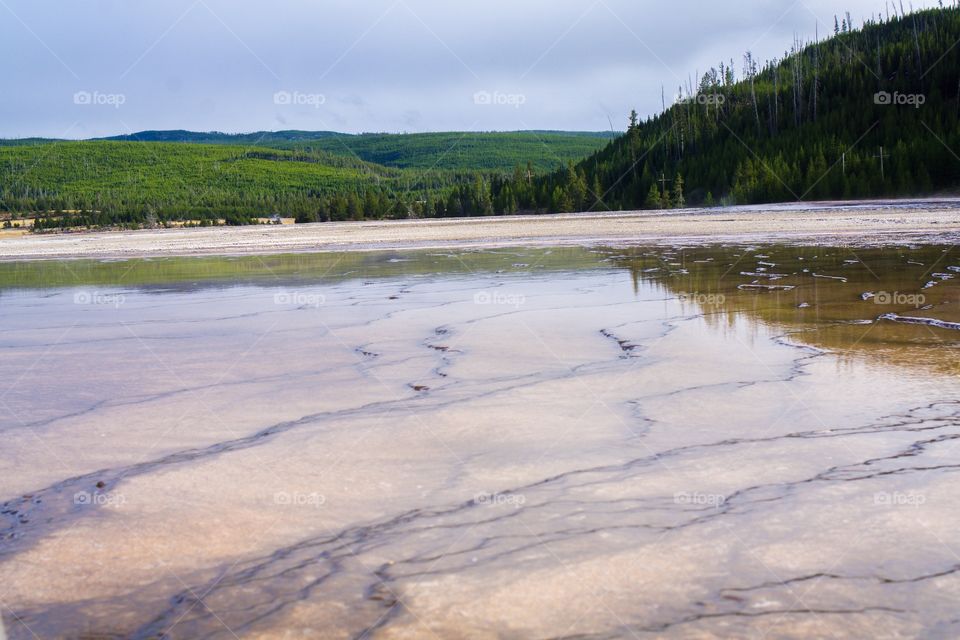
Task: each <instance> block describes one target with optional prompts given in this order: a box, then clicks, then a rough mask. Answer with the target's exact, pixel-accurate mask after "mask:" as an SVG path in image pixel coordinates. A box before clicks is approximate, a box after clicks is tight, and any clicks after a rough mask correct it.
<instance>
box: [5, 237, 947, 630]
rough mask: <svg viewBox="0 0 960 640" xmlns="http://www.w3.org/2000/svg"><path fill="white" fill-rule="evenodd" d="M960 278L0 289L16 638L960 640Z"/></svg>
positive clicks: (168, 269) (646, 260)
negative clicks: (925, 639) (959, 473)
mask: <svg viewBox="0 0 960 640" xmlns="http://www.w3.org/2000/svg"><path fill="white" fill-rule="evenodd" d="M958 283H960V255H957V254H956V252H955V250H954V248H953V247H947V246H943V247H937V246H922V247H890V248H886V249H877V248H871V249H850V248H828V247H791V246H779V245H778V246H760V247H747V246H723V247H720V246H717V247H697V248H688V249H684V248H680V247H677V248H667V247H654V248H646V249H645V248H630V249H623V248H619V249H603V248H601V249H592V250H587V249H572V248H565V249H552V250H551V249H528V250H510V251H502V250H501V251H468V252H462V251H457V252H452V253H435V252H422V253H371V254H343V255H334V254H327V255H296V256H275V257H262V258H260V257H254V258H236V259H223V258H202V259H174V260H153V261H135V262H109V263H107V262H83V261H78V262H45V263H19V264H17V263H11V264H3V265H0V322H2V326H3V328H4V331H3V333H2V335H0V353H2V354H3V357H2V358H0V377H2V380H3V381H4V382H3V383H0V434H2V438H3V447H2V449H0V502H2V503H3V506H2V512H3V513H2V514H0V518H2V519H0V616H2V618H3V620H4V624H5V626H6V632H7V635H9V636H10V637H12V638H32V637H35V636H36V637H40V638H48V637H54V638H56V637H68V638H78V637H84V638H87V637H89V638H93V637H96V638H102V637H133V638H157V637H164V638H198V637H213V638H233V637H235V636H236V637H241V638H276V637H290V638H294V637H310V638H313V637H322V638H349V637H376V638H407V637H410V638H413V637H423V636H428V637H430V636H431V635H432V634H436V635H437V636H439V637H443V638H446V637H491V638H492V637H550V638H562V637H589V638H593V637H597V638H606V637H624V636H628V637H640V638H645V637H651V638H653V637H664V636H669V637H679V638H711V637H753V636H757V637H762V636H764V635H766V636H767V637H796V638H802V637H913V636H917V635H922V636H925V637H934V638H939V637H943V638H950V637H956V636H957V635H958V634H960V614H958V613H957V611H956V602H957V598H958V597H960V555H958V554H960V533H958V532H960V509H958V506H960V485H958V484H957V482H956V477H957V476H955V475H954V472H955V471H957V470H960V455H958V454H960V450H958V449H957V445H958V442H957V441H958V440H960V384H958V377H957V376H958V373H960V368H958V362H960V358H958V356H960V332H958V330H956V329H954V328H952V327H953V325H954V323H957V322H960V286H958ZM927 320H935V321H936V322H935V323H934V324H918V322H925V321H927ZM431 632H432V634H431Z"/></svg>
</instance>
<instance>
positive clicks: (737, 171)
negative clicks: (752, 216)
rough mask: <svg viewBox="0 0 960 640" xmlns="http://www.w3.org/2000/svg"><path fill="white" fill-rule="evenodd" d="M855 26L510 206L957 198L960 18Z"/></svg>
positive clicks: (958, 12)
mask: <svg viewBox="0 0 960 640" xmlns="http://www.w3.org/2000/svg"><path fill="white" fill-rule="evenodd" d="M847 24H848V23H847V18H844V19H843V20H842V21H838V22H837V26H836V29H835V31H836V32H835V33H834V34H833V35H832V36H831V37H830V38H829V39H825V40H823V41H821V42H813V43H800V42H797V43H794V45H793V46H792V47H791V49H790V50H789V51H788V52H786V53H785V55H784V56H783V57H782V58H781V59H778V60H775V61H772V62H770V63H768V64H766V65H765V66H763V67H762V68H761V67H759V65H757V63H756V62H754V61H753V60H752V58H751V56H750V55H749V54H747V55H745V56H743V58H742V59H741V60H740V61H739V63H737V64H734V62H733V61H730V62H729V63H728V64H724V65H721V66H720V67H719V68H716V69H710V70H709V71H708V72H707V73H706V74H705V75H704V76H703V77H702V78H701V79H700V81H699V84H698V85H697V86H695V87H691V86H686V87H676V88H674V89H675V91H676V95H682V96H683V97H682V98H680V99H678V101H677V102H676V103H675V104H673V106H671V107H669V108H668V109H667V110H666V111H665V112H664V113H662V114H660V115H659V116H657V117H654V118H652V119H649V120H647V121H645V122H635V121H634V123H633V124H632V126H631V127H630V129H629V131H628V132H627V134H626V135H624V136H622V137H620V138H618V139H617V140H616V141H614V142H612V143H611V144H610V145H608V146H607V147H606V148H604V149H603V150H601V151H599V152H597V153H595V154H593V155H591V156H590V157H589V158H587V159H586V160H584V161H582V162H580V163H579V164H577V165H576V166H575V167H570V168H568V169H567V170H565V171H558V172H556V173H554V174H552V175H549V176H546V177H544V178H541V179H540V180H535V181H533V183H530V182H529V181H520V182H516V181H513V182H510V183H509V184H507V185H503V186H502V188H503V189H505V190H506V191H507V194H506V196H502V195H501V196H500V199H501V200H507V201H510V200H514V201H516V202H517V203H518V206H519V207H520V208H541V209H549V210H553V211H568V210H586V209H593V210H606V209H630V208H641V207H645V208H650V207H662V206H682V205H684V204H687V205H699V204H711V203H712V202H719V201H721V200H722V201H723V202H730V203H733V202H735V203H763V202H775V201H796V200H814V199H824V198H858V197H873V196H899V195H915V194H929V193H931V192H938V191H953V190H956V189H957V188H958V187H960V77H958V74H960V46H958V41H960V9H957V8H948V9H934V10H926V11H922V12H917V13H914V14H908V15H905V16H897V17H893V16H891V17H890V18H884V19H883V20H882V21H870V22H868V23H867V24H865V25H864V26H863V28H862V29H859V30H851V29H849V28H848V27H847ZM657 92H658V93H659V88H658V89H657ZM670 93H672V92H670V91H669V90H668V95H669V94H670ZM881 147H882V151H881ZM881 156H882V157H881ZM661 179H662V180H661Z"/></svg>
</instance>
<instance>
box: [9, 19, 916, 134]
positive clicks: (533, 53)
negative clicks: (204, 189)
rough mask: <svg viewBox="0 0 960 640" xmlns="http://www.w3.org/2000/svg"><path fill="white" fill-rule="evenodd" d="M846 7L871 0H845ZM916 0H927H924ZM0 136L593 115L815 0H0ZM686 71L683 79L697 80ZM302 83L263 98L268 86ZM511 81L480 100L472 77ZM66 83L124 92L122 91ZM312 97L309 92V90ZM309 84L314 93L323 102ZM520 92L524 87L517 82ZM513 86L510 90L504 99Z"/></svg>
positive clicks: (501, 125)
mask: <svg viewBox="0 0 960 640" xmlns="http://www.w3.org/2000/svg"><path fill="white" fill-rule="evenodd" d="M845 4H846V7H845V8H846V9H849V10H850V11H851V13H852V14H853V16H854V18H855V22H856V23H859V22H860V19H861V18H864V17H870V15H871V12H872V11H874V10H875V2H874V0H850V1H848V2H846V3H845ZM927 4H929V3H927ZM6 7H7V8H0V13H7V15H6V16H4V19H3V20H2V21H0V60H2V61H3V62H0V65H2V69H3V75H4V81H5V84H6V86H7V87H8V89H11V90H5V91H4V93H3V95H2V96H0V135H2V136H32V135H44V136H54V137H85V136H96V135H110V134H115V133H123V132H127V131H129V130H140V129H164V128H170V129H174V128H176V129H180V128H184V129H200V130H212V129H216V130H224V131H251V130H257V129H264V128H276V127H279V126H282V127H289V128H298V129H331V128H336V129H339V130H345V131H351V132H359V131H390V130H395V131H399V130H408V131H410V130H492V129H503V130H510V129H527V128H536V129H606V128H607V127H608V126H609V125H608V117H609V118H610V119H612V120H613V122H614V124H615V125H616V126H622V125H623V124H624V121H625V117H626V114H627V113H628V112H629V110H630V109H631V108H636V109H637V110H638V111H639V112H640V113H641V114H652V113H654V112H656V111H657V110H658V109H659V108H660V104H661V99H660V94H661V86H663V87H665V93H666V94H667V95H668V96H670V95H673V94H674V93H676V87H677V86H678V85H679V84H681V83H685V82H686V80H687V78H689V77H692V76H694V74H695V72H697V71H698V70H699V71H700V72H701V73H702V72H703V71H704V70H705V69H707V68H708V67H709V66H712V65H716V64H717V63H718V62H719V61H720V60H730V59H731V58H732V59H733V60H734V63H735V66H736V67H737V68H739V66H740V60H741V58H742V54H743V52H744V51H745V50H746V49H748V48H749V49H751V50H752V51H753V52H754V53H755V54H756V56H758V57H759V58H761V59H766V58H770V57H772V56H778V55H782V54H783V52H784V51H785V50H786V49H787V48H788V47H789V45H790V42H791V41H792V39H793V35H794V33H798V34H801V35H802V36H804V37H807V38H812V37H813V35H814V32H815V29H816V28H817V26H818V25H819V31H820V34H821V35H826V34H828V33H830V32H832V28H833V15H834V11H835V10H834V8H833V7H832V3H831V2H829V1H828V0H799V1H797V2H795V3H792V4H790V3H770V2H764V1H762V0H742V1H741V2H739V3H737V5H736V6H732V5H723V4H720V3H714V2H695V1H690V2H686V3H683V4H679V3H668V2H663V1H657V2H650V1H647V2H638V1H637V0H596V1H594V2H592V3H591V2H590V0H586V1H585V2H584V3H556V2H547V1H546V0H524V2H517V1H516V0H484V1H482V2H481V1H476V0H463V1H460V2H440V1H439V0H365V1H364V2H362V3H361V2H356V1H355V0H349V1H348V0H328V1H325V2H322V3H316V2H309V3H308V2H303V1H302V0H274V1H273V2H271V3H263V2H255V1H253V0H170V1H168V2H163V3H131V2H126V1H124V0H91V1H89V2H83V3H77V2H69V1H68V0H52V1H51V2H42V3H41V2H35V1H34V0H7V3H6ZM695 80H696V79H695V78H694V81H695ZM281 91H283V92H288V93H290V94H292V95H293V94H296V95H301V96H307V97H306V98H304V99H303V101H302V102H292V103H291V104H287V105H278V104H276V103H275V102H274V100H273V97H274V95H275V94H276V93H277V92H281ZM483 91H485V92H489V93H490V94H491V95H499V96H513V98H512V99H507V98H505V99H503V100H502V101H499V102H498V101H491V103H490V104H478V103H476V102H475V101H474V99H473V96H474V94H475V93H477V92H483ZM77 92H88V93H91V94H94V93H99V94H104V95H122V96H124V102H123V104H122V105H121V107H120V108H109V105H107V104H87V105H78V104H75V103H74V102H73V100H72V96H73V95H74V94H75V93H77ZM310 96H313V98H310ZM316 96H323V97H324V101H323V102H322V104H318V103H319V102H320V101H319V99H317V98H316ZM520 97H522V99H521V98H520ZM518 103H519V104H518Z"/></svg>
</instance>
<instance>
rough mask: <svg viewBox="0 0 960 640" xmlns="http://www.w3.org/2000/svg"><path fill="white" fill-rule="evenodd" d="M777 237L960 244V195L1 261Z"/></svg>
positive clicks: (222, 233) (180, 241)
mask: <svg viewBox="0 0 960 640" xmlns="http://www.w3.org/2000/svg"><path fill="white" fill-rule="evenodd" d="M776 241H781V242H790V243H801V242H805V243H812V244H822V245H825V244H838V245H876V244H907V243H921V242H931V243H932V242H937V243H950V242H953V243H960V198H938V199H925V200H890V201H860V202H842V203H841V202H821V203H803V204H780V205H755V206H746V207H733V208H716V209H686V210H680V211H676V210H674V211H636V212H617V213H602V214H589V213H580V214H555V215H540V216H503V217H488V218H444V219H425V220H398V221H368V222H336V223H330V222H328V223H316V224H300V225H285V226H269V225H259V226H250V227H213V228H197V229H158V230H144V231H117V232H112V231H111V232H91V233H64V234H53V235H34V234H27V235H24V236H19V237H6V238H0V261H4V262H10V261H26V260H56V259H83V258H87V259H127V258H157V257H175V256H177V257H187V256H213V255H224V256H233V255H257V254H259V255H264V254H279V253H304V252H337V251H376V250H404V249H443V248H482V247H502V246H548V245H556V246H560V245H601V244H606V245H627V244H663V243H673V244H676V243H681V244H682V243H689V244H704V243H733V242H742V243H752V242H776Z"/></svg>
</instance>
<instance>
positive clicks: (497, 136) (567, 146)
mask: <svg viewBox="0 0 960 640" xmlns="http://www.w3.org/2000/svg"><path fill="white" fill-rule="evenodd" d="M615 136H616V134H615V133H613V132H594V131H510V132H499V131H479V132H439V133H362V134H350V133H337V132H334V131H256V132H253V133H220V132H217V131H212V132H205V133H201V132H195V131H182V130H176V131H141V132H139V133H132V134H129V135H123V136H114V137H110V138H103V140H107V141H114V142H185V143H197V144H220V145H232V146H236V145H243V146H255V147H269V148H272V149H289V150H296V151H301V152H306V153H312V152H320V153H328V154H333V155H338V156H349V157H351V158H356V159H360V160H363V161H365V162H372V163H375V164H380V165H383V166H385V167H393V168H396V169H424V170H431V169H449V170H455V171H473V170H485V171H496V170H502V169H508V170H509V169H512V168H513V167H514V166H515V165H517V164H520V165H523V166H526V165H527V164H528V163H529V164H531V165H532V167H533V168H534V169H537V170H541V171H549V170H553V169H555V168H557V167H558V166H563V165H564V164H565V163H567V162H568V161H571V160H573V161H578V160H580V159H582V158H583V157H584V156H586V155H588V154H590V153H593V152H594V151H596V150H597V149H599V148H601V147H602V146H603V144H604V141H605V140H609V139H612V138H614V137H615Z"/></svg>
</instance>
